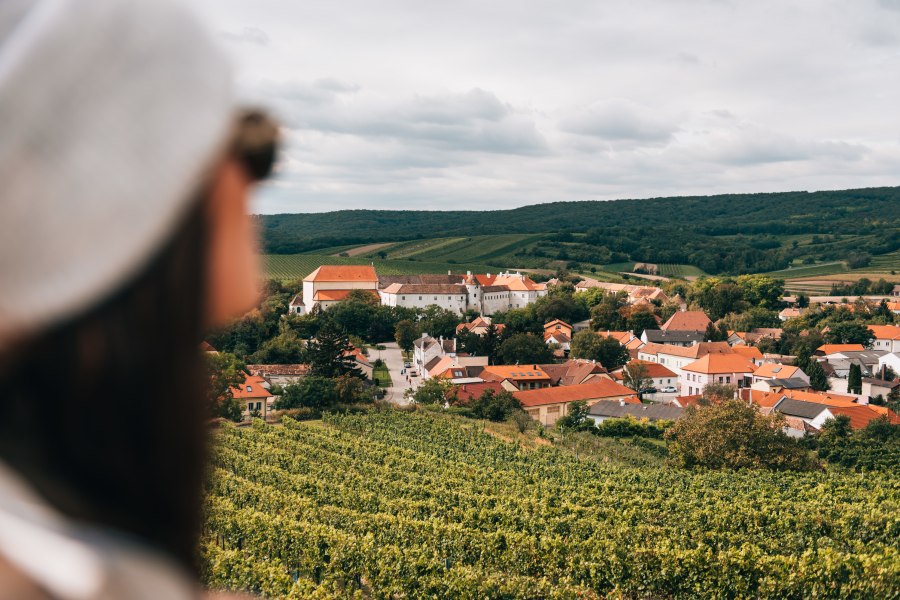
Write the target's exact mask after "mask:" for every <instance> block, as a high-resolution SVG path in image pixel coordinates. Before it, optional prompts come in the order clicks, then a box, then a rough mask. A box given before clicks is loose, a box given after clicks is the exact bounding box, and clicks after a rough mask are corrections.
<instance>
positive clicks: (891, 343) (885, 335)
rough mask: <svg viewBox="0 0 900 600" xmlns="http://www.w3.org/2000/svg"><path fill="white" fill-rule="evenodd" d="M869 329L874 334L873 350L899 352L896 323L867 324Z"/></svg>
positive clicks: (899, 335)
mask: <svg viewBox="0 0 900 600" xmlns="http://www.w3.org/2000/svg"><path fill="white" fill-rule="evenodd" d="M869 330H870V331H871V332H872V334H873V335H874V336H875V340H874V341H873V342H872V349H873V350H884V351H886V352H900V327H898V326H897V325H869Z"/></svg>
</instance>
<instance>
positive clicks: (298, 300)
mask: <svg viewBox="0 0 900 600" xmlns="http://www.w3.org/2000/svg"><path fill="white" fill-rule="evenodd" d="M288 314H290V315H302V314H306V306H305V305H304V304H303V294H302V293H301V294H296V295H294V297H293V298H291V301H290V303H288Z"/></svg>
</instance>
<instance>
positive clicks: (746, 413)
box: [665, 400, 816, 471]
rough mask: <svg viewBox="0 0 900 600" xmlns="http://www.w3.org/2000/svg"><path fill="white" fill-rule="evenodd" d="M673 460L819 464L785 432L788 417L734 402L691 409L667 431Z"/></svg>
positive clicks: (687, 464) (779, 466)
mask: <svg viewBox="0 0 900 600" xmlns="http://www.w3.org/2000/svg"><path fill="white" fill-rule="evenodd" d="M665 437H666V439H667V440H669V462H670V463H671V464H674V465H677V466H679V467H683V468H694V467H704V468H710V469H742V468H755V469H759V468H763V469H773V470H778V471H783V470H809V469H813V468H815V466H816V465H815V462H814V461H813V460H812V459H811V458H810V456H809V454H808V453H807V452H806V450H805V449H804V448H803V447H801V446H800V444H799V443H797V441H796V440H794V439H792V438H790V437H788V436H787V434H786V433H785V432H784V417H783V416H782V415H779V414H777V413H775V414H773V415H769V416H765V415H762V414H761V413H759V412H758V411H757V410H756V409H755V408H753V407H752V406H748V405H747V404H745V403H744V402H741V401H738V400H729V401H727V402H723V403H721V404H715V405H710V406H701V407H699V408H697V407H688V408H687V409H685V412H684V415H683V416H682V418H681V419H679V420H678V421H676V422H675V424H674V425H673V426H672V427H671V428H669V430H668V431H667V432H666V435H665Z"/></svg>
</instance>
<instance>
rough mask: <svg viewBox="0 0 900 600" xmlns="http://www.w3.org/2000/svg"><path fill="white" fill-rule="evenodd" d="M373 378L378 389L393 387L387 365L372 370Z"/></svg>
mask: <svg viewBox="0 0 900 600" xmlns="http://www.w3.org/2000/svg"><path fill="white" fill-rule="evenodd" d="M372 377H373V378H374V379H375V385H377V386H378V387H385V388H386V387H391V373H390V371H388V368H387V367H386V366H385V365H381V366H379V367H375V368H374V369H372Z"/></svg>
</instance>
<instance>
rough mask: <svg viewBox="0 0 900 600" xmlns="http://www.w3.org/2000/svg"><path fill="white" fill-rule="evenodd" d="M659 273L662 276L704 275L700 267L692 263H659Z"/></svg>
mask: <svg viewBox="0 0 900 600" xmlns="http://www.w3.org/2000/svg"><path fill="white" fill-rule="evenodd" d="M659 274H660V275H662V276H663V277H700V276H701V275H705V274H706V273H704V272H703V270H702V269H699V268H697V267H695V266H693V265H673V264H662V265H659Z"/></svg>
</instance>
